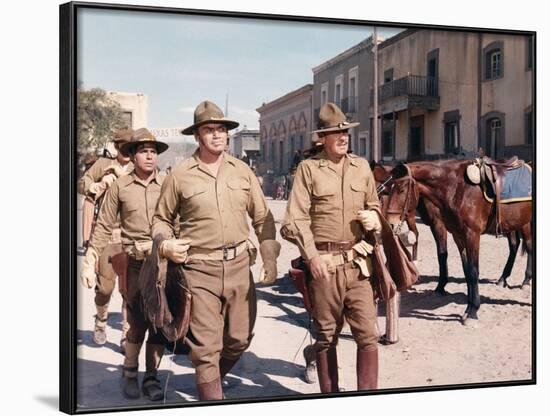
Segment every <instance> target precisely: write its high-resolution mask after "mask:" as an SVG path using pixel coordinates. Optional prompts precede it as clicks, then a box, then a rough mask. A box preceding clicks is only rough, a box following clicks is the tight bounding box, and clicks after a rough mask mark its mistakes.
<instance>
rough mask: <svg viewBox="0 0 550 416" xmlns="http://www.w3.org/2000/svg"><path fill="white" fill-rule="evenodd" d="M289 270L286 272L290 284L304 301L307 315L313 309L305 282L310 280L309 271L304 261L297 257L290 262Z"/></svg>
mask: <svg viewBox="0 0 550 416" xmlns="http://www.w3.org/2000/svg"><path fill="white" fill-rule="evenodd" d="M290 266H291V268H290V269H289V271H288V274H289V275H290V278H291V279H292V283H293V284H294V287H295V288H296V290H297V291H298V292H300V293H301V294H302V297H303V299H304V306H305V308H306V311H307V312H308V313H311V310H312V309H313V304H312V303H311V298H310V297H309V292H308V290H307V282H308V280H309V279H311V276H310V272H309V269H308V268H307V266H306V263H305V261H304V259H302V258H301V257H297V258H295V259H294V260H292V261H291V262H290Z"/></svg>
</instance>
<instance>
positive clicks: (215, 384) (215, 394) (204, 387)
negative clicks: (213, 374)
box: [197, 378, 223, 400]
mask: <svg viewBox="0 0 550 416" xmlns="http://www.w3.org/2000/svg"><path fill="white" fill-rule="evenodd" d="M197 390H198V392H199V399H200V400H222V399H223V393H222V384H221V381H220V379H219V378H217V379H215V380H212V381H209V382H208V383H201V384H197Z"/></svg>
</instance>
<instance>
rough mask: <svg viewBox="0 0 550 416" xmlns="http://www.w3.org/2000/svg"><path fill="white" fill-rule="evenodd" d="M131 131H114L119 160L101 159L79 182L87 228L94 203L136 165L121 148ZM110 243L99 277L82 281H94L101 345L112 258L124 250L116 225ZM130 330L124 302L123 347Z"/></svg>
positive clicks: (112, 285)
mask: <svg viewBox="0 0 550 416" xmlns="http://www.w3.org/2000/svg"><path fill="white" fill-rule="evenodd" d="M132 133H133V131H132V130H118V131H117V132H116V133H115V138H114V143H115V148H116V150H117V156H116V159H108V158H103V157H102V158H99V159H98V160H97V161H96V162H95V163H94V164H93V165H92V166H91V167H90V169H88V170H87V171H86V173H85V174H84V175H83V176H82V178H80V180H79V181H78V192H79V193H80V194H82V195H84V196H85V197H86V199H85V201H84V204H83V207H82V210H83V219H82V220H83V223H89V224H84V228H87V229H89V228H91V221H92V217H93V211H94V205H96V204H98V203H101V202H100V201H102V199H101V198H102V197H103V196H104V195H105V192H106V191H107V189H109V186H110V185H111V184H112V183H113V182H114V181H115V180H116V179H117V178H118V177H121V176H124V175H126V174H128V172H130V171H131V170H132V169H133V167H134V165H133V164H132V162H131V161H130V158H129V157H128V156H126V155H124V154H123V153H122V152H121V151H120V146H121V145H122V144H123V143H126V142H128V141H129V140H130V139H131V137H132ZM86 211H87V212H88V216H87V217H88V218H84V217H85V215H84V212H86ZM83 234H84V236H83V239H84V240H85V241H84V243H83V245H84V247H86V246H87V245H88V241H86V240H87V239H88V238H90V235H89V230H85V231H84V232H83ZM109 238H110V239H109V244H108V245H107V247H105V250H103V252H102V255H101V257H100V258H99V262H98V272H97V276H92V275H90V276H89V279H88V280H86V281H83V282H82V283H83V284H84V286H86V287H87V288H90V289H91V288H92V287H93V285H94V284H95V305H96V310H97V313H96V317H95V326H94V334H93V340H94V342H95V343H96V344H98V345H103V344H105V342H106V341H107V337H106V333H105V327H106V325H107V318H108V314H109V301H110V300H111V296H112V294H113V290H114V288H115V279H116V274H115V272H114V270H113V267H112V266H111V264H110V263H109V257H110V256H112V255H114V254H116V253H118V252H120V251H121V249H122V248H121V245H120V229H119V227H118V226H116V227H114V228H113V232H112V234H111V235H110V237H109ZM127 331H128V324H127V319H126V307H125V305H124V304H123V305H122V339H121V341H120V345H121V348H122V349H123V350H124V346H125V342H126V332H127Z"/></svg>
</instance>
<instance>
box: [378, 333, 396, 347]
mask: <svg viewBox="0 0 550 416" xmlns="http://www.w3.org/2000/svg"><path fill="white" fill-rule="evenodd" d="M378 342H379V343H380V344H382V345H393V344H397V343H398V342H399V338H397V339H396V340H394V341H392V340H390V339H389V338H388V337H387V336H386V335H385V334H384V335H382V336H381V337H380V338H378Z"/></svg>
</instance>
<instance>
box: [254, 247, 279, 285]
mask: <svg viewBox="0 0 550 416" xmlns="http://www.w3.org/2000/svg"><path fill="white" fill-rule="evenodd" d="M280 252H281V243H279V242H278V241H276V240H264V241H262V242H261V244H260V254H261V255H262V261H263V262H264V264H263V266H262V268H261V270H260V277H259V282H260V283H265V284H271V283H273V282H275V280H276V279H277V257H279V253H280Z"/></svg>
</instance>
